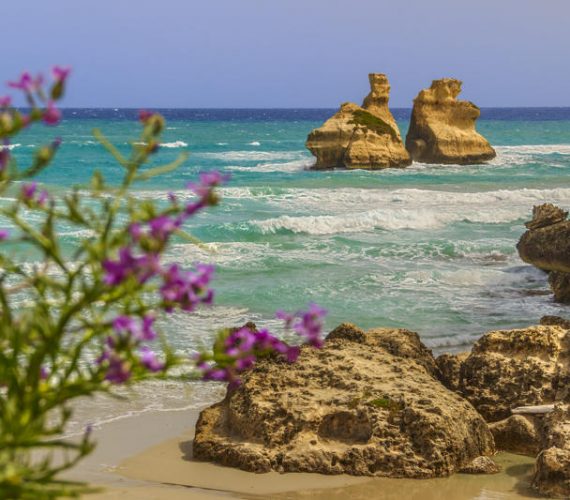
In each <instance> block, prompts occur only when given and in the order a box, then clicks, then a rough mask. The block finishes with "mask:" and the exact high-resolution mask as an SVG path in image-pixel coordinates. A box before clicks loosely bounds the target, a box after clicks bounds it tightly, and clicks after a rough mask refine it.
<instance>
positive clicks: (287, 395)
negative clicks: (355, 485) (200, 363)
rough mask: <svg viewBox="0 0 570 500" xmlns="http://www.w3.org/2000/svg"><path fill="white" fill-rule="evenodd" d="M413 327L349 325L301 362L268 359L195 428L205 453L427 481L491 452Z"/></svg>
mask: <svg viewBox="0 0 570 500" xmlns="http://www.w3.org/2000/svg"><path fill="white" fill-rule="evenodd" d="M436 370H437V368H436V367H435V363H434V359H433V356H432V354H431V352H430V351H429V350H428V349H427V348H426V347H425V346H424V345H423V344H422V343H421V342H420V340H419V337H418V336H417V334H415V333H413V332H409V331H407V330H397V329H373V330H369V331H367V332H364V331H362V330H360V329H358V328H357V327H354V326H353V325H349V324H344V325H341V327H339V328H337V329H336V330H334V331H333V332H331V334H330V335H329V337H328V338H327V341H326V342H325V346H324V347H323V348H322V349H319V350H317V349H313V348H309V347H303V348H302V349H301V354H300V357H299V359H298V361H297V363H295V364H287V363H286V362H284V361H280V360H279V359H264V360H262V361H260V362H259V363H258V365H257V366H256V367H255V368H254V369H253V370H251V371H250V372H248V373H246V374H245V375H244V378H243V383H242V385H241V386H240V387H238V388H237V389H234V390H229V391H228V393H227V395H226V397H225V399H224V400H223V401H221V402H219V403H217V404H215V405H213V406H211V407H209V408H207V409H205V410H204V411H203V412H202V413H201V415H200V418H199V420H198V423H197V426H196V437H195V441H194V454H195V456H196V457H197V458H199V459H204V460H211V461H215V462H218V463H221V464H224V465H229V466H233V467H239V468H241V469H244V470H248V471H253V472H268V471H278V472H318V473H323V474H341V473H346V474H352V475H362V476H390V477H411V478H429V477H436V476H446V475H449V474H451V473H453V472H456V471H458V470H460V469H462V468H464V467H469V466H470V465H471V464H472V462H473V460H474V459H476V458H477V457H479V456H488V455H491V454H493V452H494V443H493V437H492V435H491V433H490V431H489V428H488V427H487V424H486V423H485V421H484V420H483V418H482V417H481V416H480V415H479V414H478V413H477V412H476V411H475V409H474V408H473V406H472V405H471V404H470V403H469V402H468V401H466V400H465V399H463V398H461V397H460V396H458V395H457V394H455V393H453V392H452V391H449V390H448V389H446V388H445V387H444V386H443V385H442V384H441V383H440V382H439V381H438V380H437V379H436V377H435V376H434V372H435V371H436Z"/></svg>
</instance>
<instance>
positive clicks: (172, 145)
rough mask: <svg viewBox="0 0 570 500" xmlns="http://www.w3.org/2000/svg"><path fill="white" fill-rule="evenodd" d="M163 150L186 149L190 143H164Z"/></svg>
mask: <svg viewBox="0 0 570 500" xmlns="http://www.w3.org/2000/svg"><path fill="white" fill-rule="evenodd" d="M160 147H161V148H186V147H188V143H187V142H184V141H174V142H163V143H161V144H160Z"/></svg>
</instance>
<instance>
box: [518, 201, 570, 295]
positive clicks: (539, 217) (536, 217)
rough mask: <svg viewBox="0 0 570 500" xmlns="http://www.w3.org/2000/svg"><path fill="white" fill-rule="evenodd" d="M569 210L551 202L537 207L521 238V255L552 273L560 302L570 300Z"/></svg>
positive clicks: (519, 244)
mask: <svg viewBox="0 0 570 500" xmlns="http://www.w3.org/2000/svg"><path fill="white" fill-rule="evenodd" d="M567 218H568V212H567V211H565V210H562V209H561V208H559V207H556V206H555V205H552V204H551V203H545V204H543V205H538V206H535V207H534V208H533V217H532V220H531V221H530V222H527V223H526V224H525V225H526V227H527V229H528V231H526V232H525V233H524V234H523V235H522V236H521V239H520V240H519V242H518V244H517V250H518V252H519V255H520V257H521V259H522V260H523V261H524V262H527V263H528V264H532V265H533V266H535V267H538V268H539V269H542V270H543V271H546V272H548V273H550V274H549V277H548V281H549V283H550V286H551V288H552V291H553V292H554V297H555V299H556V300H557V301H558V302H563V303H570V221H569V220H567Z"/></svg>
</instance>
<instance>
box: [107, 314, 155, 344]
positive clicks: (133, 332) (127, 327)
mask: <svg viewBox="0 0 570 500" xmlns="http://www.w3.org/2000/svg"><path fill="white" fill-rule="evenodd" d="M154 322H155V317H154V316H152V315H150V314H146V315H145V316H143V318H142V320H141V321H140V322H138V321H137V320H136V319H135V318H133V317H131V316H125V315H122V316H117V317H116V318H115V319H114V320H113V323H112V326H113V330H115V332H116V333H117V334H118V335H119V338H121V339H127V340H133V341H134V342H137V343H138V342H140V341H143V340H154V339H156V337H157V334H156V331H155V330H154ZM107 343H108V345H109V347H114V346H115V340H114V339H113V337H109V338H108V340H107Z"/></svg>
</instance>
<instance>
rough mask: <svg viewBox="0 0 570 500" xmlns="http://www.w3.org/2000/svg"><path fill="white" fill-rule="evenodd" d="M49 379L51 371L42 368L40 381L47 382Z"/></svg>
mask: <svg viewBox="0 0 570 500" xmlns="http://www.w3.org/2000/svg"><path fill="white" fill-rule="evenodd" d="M48 377H49V371H48V369H47V368H46V367H45V366H43V365H42V366H40V380H47V378H48Z"/></svg>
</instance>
